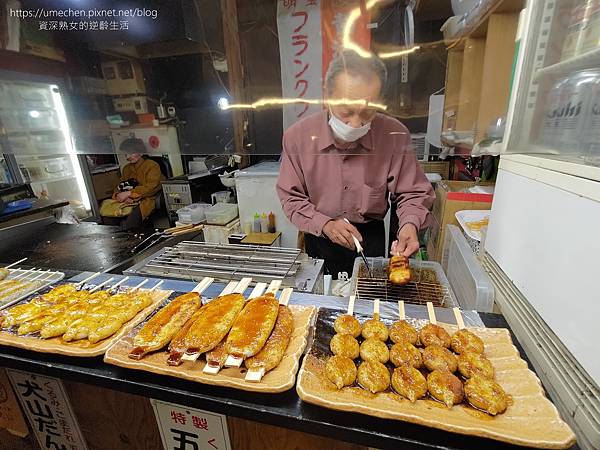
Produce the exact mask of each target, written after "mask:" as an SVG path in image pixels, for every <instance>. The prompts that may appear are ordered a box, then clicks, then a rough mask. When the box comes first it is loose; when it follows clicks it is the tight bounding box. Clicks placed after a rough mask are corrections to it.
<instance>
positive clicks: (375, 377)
mask: <svg viewBox="0 0 600 450" xmlns="http://www.w3.org/2000/svg"><path fill="white" fill-rule="evenodd" d="M357 379H358V384H360V385H361V387H362V388H363V389H366V390H368V391H370V392H371V393H373V394H376V393H377V392H382V391H385V390H386V389H387V388H389V387H390V372H389V370H388V368H387V367H385V366H384V365H383V364H382V363H380V362H379V361H363V362H362V363H361V365H360V366H359V367H358V372H357Z"/></svg>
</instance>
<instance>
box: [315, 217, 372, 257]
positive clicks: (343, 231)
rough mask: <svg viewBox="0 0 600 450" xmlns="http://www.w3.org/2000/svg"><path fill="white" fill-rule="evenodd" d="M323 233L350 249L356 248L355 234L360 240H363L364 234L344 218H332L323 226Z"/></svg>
mask: <svg viewBox="0 0 600 450" xmlns="http://www.w3.org/2000/svg"><path fill="white" fill-rule="evenodd" d="M323 234H324V235H325V236H327V237H328V238H329V240H331V242H334V243H336V244H338V245H341V246H343V247H346V248H349V249H350V250H356V247H355V246H354V239H352V235H354V236H355V237H356V238H357V239H358V240H359V241H360V242H362V240H363V239H362V236H361V235H360V233H359V232H358V230H357V229H356V227H355V226H354V225H352V224H351V223H348V222H346V221H345V220H344V219H335V220H330V221H329V222H327V223H326V224H325V226H324V227H323Z"/></svg>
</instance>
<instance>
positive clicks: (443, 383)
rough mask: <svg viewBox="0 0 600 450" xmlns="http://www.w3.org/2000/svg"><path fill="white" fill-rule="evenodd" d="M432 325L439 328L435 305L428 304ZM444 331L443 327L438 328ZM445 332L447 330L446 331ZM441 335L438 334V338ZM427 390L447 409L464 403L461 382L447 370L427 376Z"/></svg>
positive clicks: (440, 370) (437, 371) (436, 371)
mask: <svg viewBox="0 0 600 450" xmlns="http://www.w3.org/2000/svg"><path fill="white" fill-rule="evenodd" d="M427 311H428V313H429V322H430V324H432V325H434V326H436V327H438V325H437V320H436V318H435V310H434V309H433V304H431V303H430V302H428V303H427ZM438 328H440V329H443V328H441V327H438ZM444 331H445V330H444ZM438 335H439V334H438V333H436V336H438ZM427 389H428V390H429V393H430V394H431V396H432V397H433V398H435V399H437V400H439V401H440V402H442V403H444V404H445V405H446V407H447V408H452V406H453V405H456V404H458V403H460V402H462V400H463V398H464V391H463V385H462V383H461V381H460V380H459V379H458V378H457V377H456V376H454V375H453V374H452V373H451V372H450V371H449V370H447V369H435V370H434V371H433V372H430V373H429V375H427Z"/></svg>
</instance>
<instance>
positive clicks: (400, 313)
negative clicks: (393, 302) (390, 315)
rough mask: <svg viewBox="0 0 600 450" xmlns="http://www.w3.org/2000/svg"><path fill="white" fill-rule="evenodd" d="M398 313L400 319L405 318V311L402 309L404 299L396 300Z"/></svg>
mask: <svg viewBox="0 0 600 450" xmlns="http://www.w3.org/2000/svg"><path fill="white" fill-rule="evenodd" d="M398 315H399V316H400V320H406V312H405V311H404V300H398Z"/></svg>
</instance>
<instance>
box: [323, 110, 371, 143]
mask: <svg viewBox="0 0 600 450" xmlns="http://www.w3.org/2000/svg"><path fill="white" fill-rule="evenodd" d="M329 126H330V127H331V131H333V135H334V136H335V137H336V138H338V139H339V140H341V141H344V142H354V141H358V140H359V139H360V138H361V137H363V136H364V135H365V134H367V133H368V132H369V130H370V129H371V122H368V123H365V124H364V125H363V126H362V127H359V128H354V127H351V126H350V125H348V124H346V123H344V122H342V121H341V120H340V119H338V118H337V117H336V116H335V115H334V114H333V113H332V112H331V111H330V112H329Z"/></svg>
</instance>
